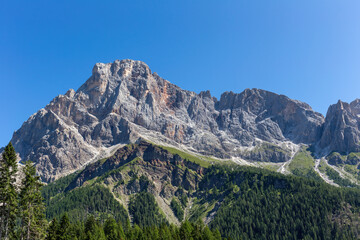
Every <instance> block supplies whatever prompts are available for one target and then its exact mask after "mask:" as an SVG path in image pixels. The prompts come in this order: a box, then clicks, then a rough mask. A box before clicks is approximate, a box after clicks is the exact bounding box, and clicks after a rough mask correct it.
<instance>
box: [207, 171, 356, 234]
mask: <svg viewBox="0 0 360 240" xmlns="http://www.w3.org/2000/svg"><path fill="white" fill-rule="evenodd" d="M234 185H237V186H238V188H239V190H238V191H234ZM215 188H216V189H218V190H217V191H218V192H217V193H214V192H215V191H214V189H215ZM200 189H201V190H202V192H203V193H204V194H206V195H207V196H206V198H207V199H217V200H218V201H222V204H221V207H220V208H219V210H218V211H217V214H216V215H215V218H214V220H213V221H212V222H211V223H210V226H211V227H212V228H218V229H219V230H220V232H221V234H222V235H223V236H224V237H231V238H232V239H353V238H354V237H355V235H354V233H353V232H352V231H351V230H350V229H349V227H348V226H344V227H338V228H336V227H335V226H337V225H336V224H335V222H333V221H331V219H332V216H333V215H332V214H333V213H335V212H336V211H341V206H342V203H343V202H347V203H349V204H350V205H351V206H353V209H354V211H356V212H357V214H358V212H359V207H360V200H359V199H360V192H359V191H357V190H354V189H339V188H335V187H332V186H330V185H327V184H324V183H321V182H315V181H312V180H306V179H304V178H297V177H291V176H284V175H280V174H276V173H271V172H268V171H265V170H261V169H255V168H248V167H238V168H236V169H235V170H232V169H230V168H226V167H212V168H210V169H209V171H208V173H207V174H206V175H205V176H204V178H203V180H202V182H201V183H200Z"/></svg>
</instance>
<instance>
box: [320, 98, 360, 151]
mask: <svg viewBox="0 0 360 240" xmlns="http://www.w3.org/2000/svg"><path fill="white" fill-rule="evenodd" d="M319 146H320V148H321V149H325V150H327V151H329V152H340V153H343V154H349V153H350V152H359V151H360V100H359V99H356V100H355V101H353V102H351V103H350V104H349V103H346V102H342V101H340V100H339V101H338V102H337V103H336V104H334V105H331V106H330V107H329V110H328V112H327V114H326V119H325V124H324V130H323V134H322V136H321V139H320V142H319Z"/></svg>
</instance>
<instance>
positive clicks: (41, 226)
mask: <svg viewBox="0 0 360 240" xmlns="http://www.w3.org/2000/svg"><path fill="white" fill-rule="evenodd" d="M0 170H1V176H4V177H3V178H1V183H0V184H1V185H0V191H1V192H0V193H1V194H0V196H1V203H2V204H1V208H0V210H1V223H0V224H1V225H0V227H1V229H0V230H1V232H0V234H1V235H0V238H1V239H27V240H29V239H53V240H55V239H78V240H80V239H84V240H85V239H104V240H106V239H194V240H196V239H199V240H201V239H357V238H359V237H360V233H359V229H360V218H359V216H360V215H359V213H360V191H359V189H356V188H349V187H347V188H346V187H342V188H339V187H334V186H331V185H328V184H326V183H324V182H321V181H316V180H314V179H307V178H304V177H298V176H286V175H283V174H279V173H275V172H272V171H269V170H265V169H260V168H253V167H244V166H235V165H213V166H211V167H209V168H207V169H206V170H204V174H203V176H202V179H201V181H200V182H199V183H198V185H197V186H196V189H195V191H191V192H190V191H189V192H184V191H183V192H182V193H181V194H180V195H178V196H177V197H176V198H175V197H173V198H172V199H170V206H169V207H170V209H172V211H173V212H174V215H175V216H176V217H177V219H178V220H179V222H180V224H179V225H175V224H170V223H169V222H168V221H167V219H166V218H165V216H164V214H163V213H162V210H161V209H160V208H159V206H158V205H157V202H156V200H155V197H154V195H153V194H152V193H150V192H148V191H147V190H146V189H145V190H142V191H141V192H138V193H134V194H132V195H130V198H129V203H128V206H127V208H125V207H124V206H123V205H122V204H120V203H119V201H117V200H116V199H115V198H114V196H113V194H112V192H111V191H110V190H109V189H108V188H107V187H106V186H104V185H102V184H93V185H91V184H85V185H84V186H82V187H77V188H74V189H70V188H68V186H69V185H70V183H71V182H72V180H73V179H74V177H75V175H76V174H77V173H74V174H71V175H68V176H66V177H63V178H60V179H59V180H57V181H54V182H53V183H50V184H48V185H46V186H43V184H42V183H41V181H40V179H39V177H38V176H37V175H36V171H35V167H34V166H33V164H32V163H31V162H27V163H26V165H25V167H24V168H23V169H21V172H22V175H23V179H22V182H21V184H20V185H19V184H17V183H16V178H15V176H16V173H17V172H18V171H20V170H18V169H17V166H16V154H15V151H14V149H13V147H12V146H11V144H9V145H8V146H7V147H6V148H5V150H4V153H3V155H2V160H1V169H0ZM179 192H181V191H179ZM189 199H192V201H197V202H198V203H199V206H201V204H209V206H210V205H211V206H216V207H213V208H212V209H204V208H201V207H199V208H198V209H197V210H195V211H194V214H193V215H192V217H191V218H188V217H186V214H185V213H184V209H185V206H186V205H187V204H188V201H189ZM211 212H214V213H216V214H214V215H213V218H212V220H211V221H210V222H209V223H208V224H207V225H206V224H204V222H203V219H204V214H205V215H206V214H210V213H211Z"/></svg>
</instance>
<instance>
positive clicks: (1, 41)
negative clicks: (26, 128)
mask: <svg viewBox="0 0 360 240" xmlns="http://www.w3.org/2000/svg"><path fill="white" fill-rule="evenodd" d="M359 13H360V1H358V0H353V1H351V0H349V1H348V0H342V1H339V0H336V1H335V0H302V1H289V0H282V1H278V0H271V1H269V0H257V1H254V0H247V1H243V0H233V1H228V0H221V1H220V0H217V1H214V0H196V1H193V0H189V1H188V0H181V1H175V0H174V1H172V0H164V1H157V0H153V1H150V0H144V1H137V0H130V1H107V0H102V1H91V0H86V1H85V0H84V1H77V0H73V1H49V0H44V1H37V0H32V1H28V0H26V1H16V0H0V73H1V74H0V84H1V85H0V86H1V87H0V109H1V117H0V146H4V145H6V144H7V143H8V141H9V140H10V139H11V136H12V134H13V132H14V131H15V130H16V129H18V128H19V127H20V126H21V124H22V123H23V122H24V121H26V120H27V119H28V117H29V116H30V115H32V114H33V113H35V112H36V111H37V110H39V109H40V108H42V107H44V106H45V105H46V104H48V103H49V102H50V101H51V99H52V98H54V97H55V96H56V95H58V94H64V93H65V92H66V91H67V90H68V89H70V88H73V89H75V90H76V89H77V88H78V87H79V86H80V85H81V84H82V83H84V82H85V81H86V80H87V78H88V77H89V76H90V75H91V69H92V67H93V65H94V64H95V63H96V62H113V61H114V60H115V59H125V58H130V59H134V60H142V61H144V62H146V63H147V64H148V65H149V66H150V68H151V69H152V71H153V72H157V73H158V74H159V75H160V76H162V77H163V78H165V79H167V80H169V81H170V82H172V83H174V84H177V85H178V86H180V87H182V88H184V89H187V90H192V91H195V92H200V91H201V90H210V91H211V93H212V94H213V95H214V96H216V97H220V95H221V93H222V92H224V91H230V90H231V91H234V92H241V91H243V90H244V89H245V88H261V89H265V90H269V91H273V92H276V93H279V94H285V95H287V96H289V97H290V98H294V99H298V100H301V101H304V102H307V103H308V104H310V105H311V106H312V107H313V109H314V110H316V111H319V112H321V113H322V114H326V111H327V108H328V106H329V105H330V104H333V103H336V101H337V100H338V99H342V100H344V101H352V100H354V99H355V98H360V92H359V90H360V14H359Z"/></svg>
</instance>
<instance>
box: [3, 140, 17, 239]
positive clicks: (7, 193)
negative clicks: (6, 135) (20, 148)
mask: <svg viewBox="0 0 360 240" xmlns="http://www.w3.org/2000/svg"><path fill="white" fill-rule="evenodd" d="M17 170H18V169H17V161H16V153H15V149H14V147H13V145H12V144H11V142H10V143H9V144H8V145H7V146H6V147H5V149H4V152H3V154H2V159H1V160H0V221H1V222H0V239H9V238H10V237H11V238H15V231H14V230H15V226H16V214H17V206H18V200H17V186H16V174H17Z"/></svg>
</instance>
